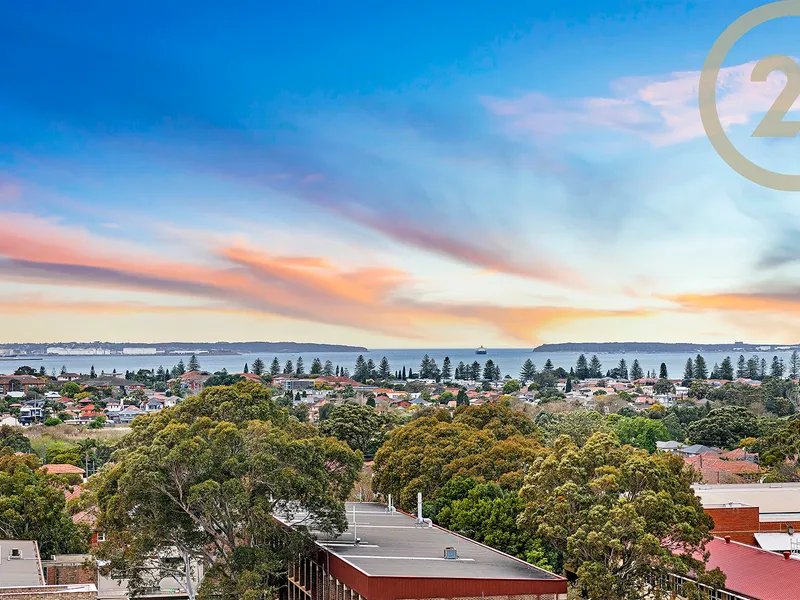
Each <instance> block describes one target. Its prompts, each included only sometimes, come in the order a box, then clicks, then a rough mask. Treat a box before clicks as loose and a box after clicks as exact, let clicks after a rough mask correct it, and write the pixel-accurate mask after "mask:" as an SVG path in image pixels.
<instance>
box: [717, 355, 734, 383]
mask: <svg viewBox="0 0 800 600" xmlns="http://www.w3.org/2000/svg"><path fill="white" fill-rule="evenodd" d="M719 378H720V379H727V380H728V381H733V361H732V360H731V357H730V356H726V357H725V358H724V359H723V361H722V364H721V365H720V367H719Z"/></svg>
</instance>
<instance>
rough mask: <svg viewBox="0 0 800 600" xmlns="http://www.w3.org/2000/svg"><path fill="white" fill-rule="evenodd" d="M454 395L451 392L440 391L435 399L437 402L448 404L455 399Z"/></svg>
mask: <svg viewBox="0 0 800 600" xmlns="http://www.w3.org/2000/svg"><path fill="white" fill-rule="evenodd" d="M455 399H456V397H455V396H454V395H453V392H442V393H441V394H439V398H438V399H437V400H438V402H439V404H448V403H449V402H452V401H453V400H455Z"/></svg>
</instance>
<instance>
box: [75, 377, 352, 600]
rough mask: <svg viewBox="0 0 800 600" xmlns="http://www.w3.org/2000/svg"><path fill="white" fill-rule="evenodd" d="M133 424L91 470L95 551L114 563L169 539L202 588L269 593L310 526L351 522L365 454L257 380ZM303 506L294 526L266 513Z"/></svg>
mask: <svg viewBox="0 0 800 600" xmlns="http://www.w3.org/2000/svg"><path fill="white" fill-rule="evenodd" d="M223 415H224V419H225V420H221V419H220V417H222V416H223ZM132 429H133V431H132V433H130V434H129V435H128V436H126V438H125V439H124V440H123V442H122V444H121V448H120V450H119V451H118V453H117V454H116V455H115V461H116V462H115V464H114V465H113V466H112V467H111V468H109V469H106V470H104V471H102V472H101V473H100V474H99V475H98V476H97V477H99V479H100V481H99V483H98V485H97V491H96V499H97V504H98V507H99V518H98V526H99V527H100V528H102V530H103V531H104V532H105V534H106V542H105V543H103V544H102V545H101V546H100V548H99V550H98V558H102V559H104V560H109V561H111V563H110V566H111V567H112V568H115V569H119V570H121V571H123V572H126V573H128V572H131V573H136V572H137V571H141V570H142V568H143V567H145V566H146V565H147V563H148V561H150V560H151V557H153V556H158V555H161V554H163V553H166V552H173V553H174V552H176V551H177V553H178V556H179V557H181V558H185V557H194V558H196V559H200V560H201V561H203V562H205V563H206V564H207V565H208V569H207V571H206V576H205V579H204V580H203V583H202V585H201V588H200V592H199V595H200V596H201V597H217V598H221V599H223V600H229V599H230V600H233V599H238V598H243V599H245V600H255V599H257V598H263V597H265V594H266V595H267V596H269V597H271V596H272V595H273V594H276V593H277V588H278V587H279V585H280V584H281V581H282V572H283V570H284V569H285V567H284V565H285V564H286V562H287V561H288V560H290V559H291V557H293V556H294V557H296V556H297V554H298V553H303V552H305V550H306V549H307V548H309V547H310V540H311V538H310V535H309V533H308V532H309V530H315V531H319V532H322V533H326V534H330V535H335V534H338V533H339V532H341V531H343V530H344V529H345V528H346V526H347V524H346V517H345V511H344V504H343V502H344V500H345V499H346V498H347V496H348V494H349V492H350V490H351V489H352V486H353V482H354V481H355V479H356V477H357V475H358V473H359V470H360V467H361V458H360V457H359V456H358V454H357V453H355V452H353V451H352V450H350V449H349V448H348V447H347V445H346V444H344V443H342V442H340V441H338V440H335V439H333V438H329V437H321V436H319V435H318V434H317V432H316V430H315V429H314V428H313V427H311V426H309V425H306V424H302V423H299V422H298V421H297V420H295V419H292V418H290V417H289V414H288V413H287V412H286V410H284V409H281V408H279V407H277V406H276V405H275V403H274V402H273V401H272V399H271V397H270V394H269V391H268V390H267V389H266V388H264V387H263V386H261V385H259V384H257V383H252V382H241V383H238V384H236V385H235V386H231V387H215V388H207V389H205V390H203V392H202V393H201V394H200V395H199V396H196V397H193V398H189V399H187V400H185V401H184V402H182V403H181V404H179V405H177V406H176V407H175V408H172V409H167V410H163V411H160V412H158V413H156V414H154V415H147V416H144V417H142V418H140V419H137V420H136V421H134V423H133V424H132ZM62 496H63V494H62ZM300 512H302V513H307V517H305V518H304V521H303V525H301V526H298V527H295V528H293V529H291V530H289V529H286V528H285V527H283V526H282V525H281V524H280V523H278V522H277V521H276V520H275V519H274V516H275V515H281V516H283V517H284V518H289V519H291V518H292V516H293V515H294V514H297V513H300ZM135 583H136V582H135ZM139 583H141V581H139ZM134 591H137V590H134ZM138 591H141V589H139V590H138Z"/></svg>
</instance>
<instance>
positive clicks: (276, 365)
mask: <svg viewBox="0 0 800 600" xmlns="http://www.w3.org/2000/svg"><path fill="white" fill-rule="evenodd" d="M269 372H270V374H271V375H272V376H273V377H275V376H277V375H280V374H281V363H280V362H278V357H277V356H276V357H275V358H273V359H272V363H271V364H270V365H269Z"/></svg>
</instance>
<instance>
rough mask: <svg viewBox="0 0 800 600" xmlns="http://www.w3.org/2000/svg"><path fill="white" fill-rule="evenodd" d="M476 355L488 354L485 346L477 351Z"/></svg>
mask: <svg viewBox="0 0 800 600" xmlns="http://www.w3.org/2000/svg"><path fill="white" fill-rule="evenodd" d="M475 354H486V348H484V347H483V346H481V347H480V348H478V349H477V350H475Z"/></svg>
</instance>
